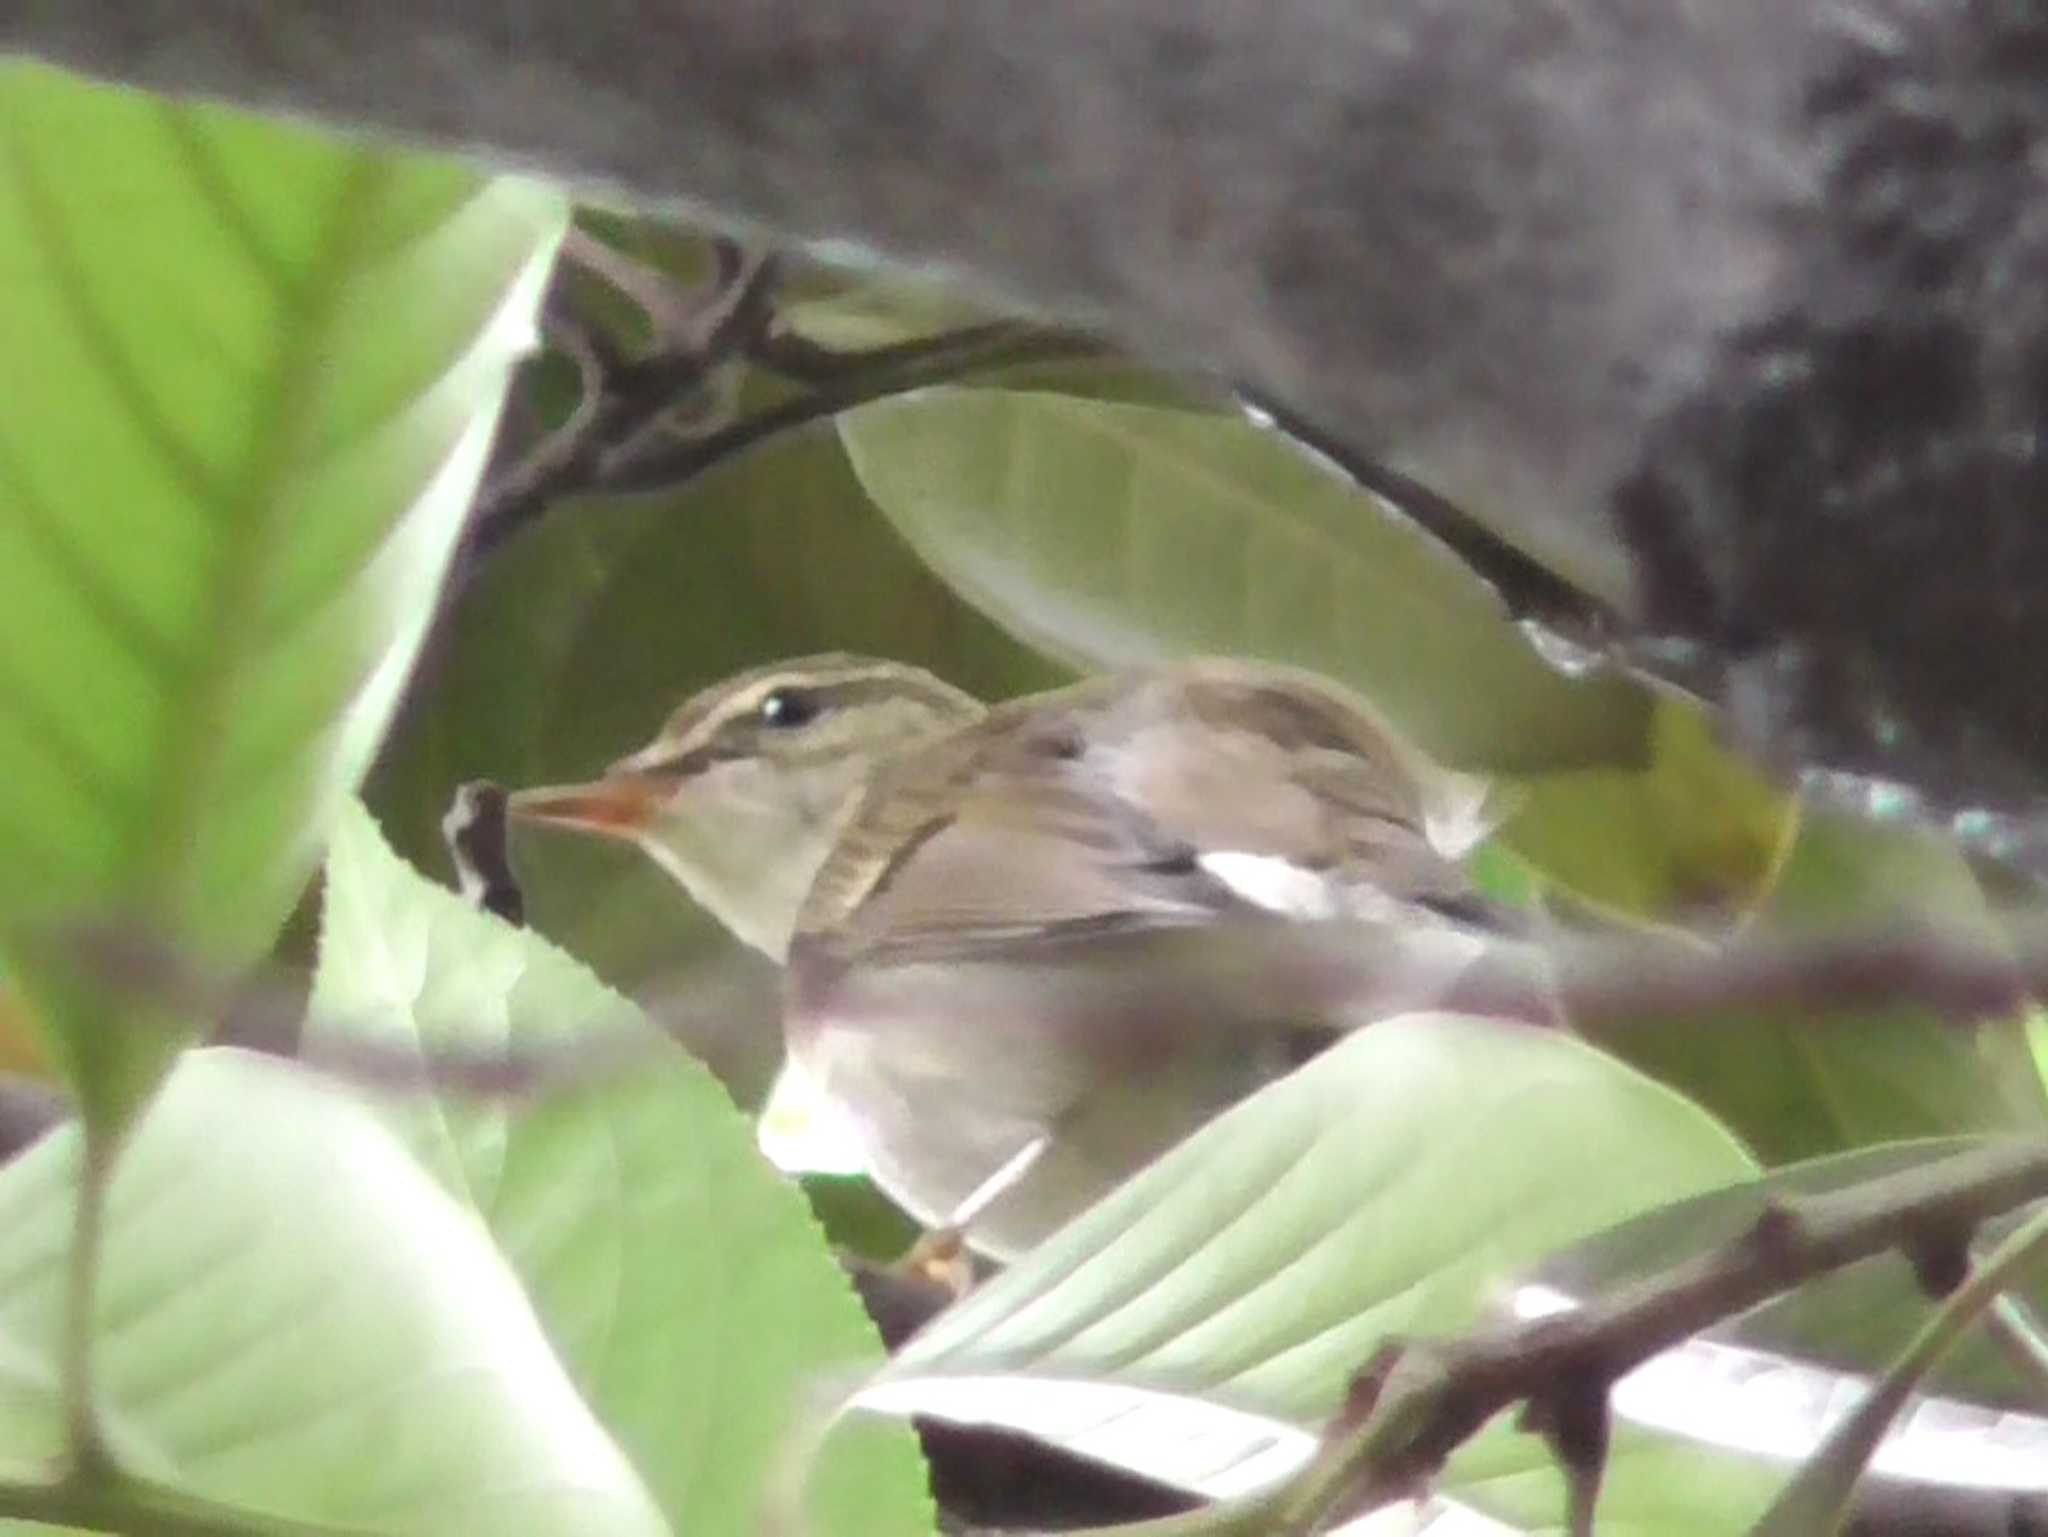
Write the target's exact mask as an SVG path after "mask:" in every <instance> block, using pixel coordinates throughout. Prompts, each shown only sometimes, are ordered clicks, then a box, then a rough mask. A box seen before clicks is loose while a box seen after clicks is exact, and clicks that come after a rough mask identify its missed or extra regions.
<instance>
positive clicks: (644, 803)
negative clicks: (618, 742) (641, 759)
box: [506, 766, 675, 840]
mask: <svg viewBox="0 0 2048 1537" xmlns="http://www.w3.org/2000/svg"><path fill="white" fill-rule="evenodd" d="M674 791H675V785H674V783H673V781H671V780H667V779H664V778H662V777H660V776H658V775H654V774H643V773H638V772H636V771H634V770H632V769H628V768H625V767H623V766H621V767H618V768H614V769H613V770H612V771H611V772H610V773H608V774H606V775H605V776H604V778H602V779H593V780H591V781H590V783H588V784H580V785H540V786H537V787H536V788H534V789H531V790H515V791H514V792H513V793H512V794H511V795H510V796H509V797H507V800H506V809H507V810H508V811H509V812H510V813H511V814H512V815H513V816H515V817H517V818H519V819H520V820H521V821H524V822H543V823H546V824H548V825H549V826H552V827H573V828H575V829H576V830H577V831H579V832H586V833H598V834H601V835H603V836H605V837H608V838H625V839H629V840H630V839H634V838H637V837H639V836H640V835H641V834H642V833H644V832H645V831H647V829H648V828H649V827H651V826H652V825H653V823H654V819H655V817H656V816H657V815H658V814H659V813H660V811H661V808H662V806H663V805H664V804H665V803H666V802H667V801H668V799H669V797H670V795H672V794H673V793H674Z"/></svg>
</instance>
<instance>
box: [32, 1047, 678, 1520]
mask: <svg viewBox="0 0 2048 1537" xmlns="http://www.w3.org/2000/svg"><path fill="white" fill-rule="evenodd" d="M79 1143H80V1138H79V1136H78V1133H77V1130H76V1128H75V1127H73V1128H70V1129H66V1130H63V1131H59V1132H57V1133H55V1134H53V1135H52V1136H50V1137H48V1138H46V1139H45V1140H44V1141H43V1142H41V1143H39V1144H38V1145H37V1146H36V1147H34V1148H32V1149H31V1150H29V1151H28V1152H26V1153H24V1154H23V1155H21V1156H20V1157H19V1158H17V1159H16V1160H14V1161H13V1162H11V1163H9V1164H7V1165H6V1166H5V1168H4V1169H0V1232H4V1233H5V1234H6V1235H7V1241H6V1244H5V1245H4V1248H0V1477H5V1478H8V1479H10V1480H21V1481H33V1480H36V1479H40V1478H44V1477H47V1476H48V1474H49V1472H50V1469H51V1468H52V1467H53V1466H54V1459H55V1457H56V1456H57V1454H58V1453H59V1451H60V1450H61V1412H60V1408H59V1401H58V1388H57V1364H56V1362H57V1342H58V1338H59V1335H60V1332H61V1324H62V1307H63V1298H64V1294H65V1262H66V1256H67V1252H68V1248H69V1235H70V1232H71V1225H72V1210H73V1202H74V1195H75V1189H76V1181H77V1168H78V1154H79ZM109 1202H110V1204H109V1208H108V1220H107V1229H106V1247H105V1263H104V1267H103V1270H102V1273H101V1277H100V1285H99V1294H98V1298H97V1306H96V1314H95V1328H96V1332H97V1335H98V1341H99V1344H98V1349H97V1356H96V1365H97V1370H98V1379H99V1380H98V1399H99V1404H98V1407H99V1414H100V1425H101V1427H102V1430H103V1431H104V1433H105V1435H106V1438H107V1441H108V1445H109V1448H110V1450H111V1451H112V1452H113V1454H114V1456H115V1457H116V1458H117V1460H118V1461H119V1463H120V1465H121V1467H122V1468H123V1470H124V1471H126V1472H127V1473H129V1474H131V1475H135V1476H138V1477H142V1478H147V1479H150V1480H153V1481H155V1482H157V1483H160V1484H165V1485H169V1486H171V1487H173V1488H175V1489H178V1490H182V1491H184V1492H186V1493H189V1494H192V1495H195V1496H199V1497H202V1498H205V1499H208V1500H212V1501H215V1502H218V1503H220V1504H224V1505H231V1506H235V1507H238V1508H241V1509H245V1510H247V1511H249V1512H250V1513H251V1514H252V1517H260V1516H261V1515H262V1514H264V1513H269V1514H272V1515H275V1516H277V1517H280V1518H283V1519H287V1520H294V1521H303V1522H319V1523H327V1524H331V1525H333V1526H336V1527H341V1528H348V1529H352V1530H356V1531H360V1532H366V1533H367V1532H376V1533H393V1534H403V1533H416V1534H419V1537H456V1534H461V1533H476V1534H479V1537H482V1534H487V1533H488V1534H497V1533H503V1532H511V1531H548V1532H553V1533H561V1534H564V1537H569V1534H587V1537H655V1534H659V1533H663V1532H666V1531H667V1530H668V1527H667V1525H666V1523H664V1521H663V1520H662V1517H661V1514H660V1512H659V1511H658V1510H657V1509H656V1507H655V1505H654V1502H653V1501H652V1500H651V1499H650V1497H649V1495H648V1493H647V1491H646V1489H645V1488H644V1487H643V1486H642V1484H641V1482H640V1480H639V1478H638V1477H637V1476H636V1475H635V1473H634V1472H633V1470H632V1468H631V1467H630V1465H629V1464H628V1463H627V1461H626V1458H625V1457H624V1456H623V1455H622V1454H621V1452H620V1451H619V1449H618V1448H617V1447H616V1446H615V1445H614V1444H613V1442H612V1441H611V1439H610V1437H609V1436H607V1434H606V1433H605V1431H604V1429H603V1428H602V1427H601V1426H600V1425H599V1424H598V1423H597V1421H596V1420H595V1419H594V1418H593V1417H592V1416H591V1414H590V1411H589V1410H588V1409H587V1408H586V1407H585V1406H584V1403H583V1401H582V1400H581V1399H580V1398H579V1397H578V1395H577V1393H576V1390H575V1388H574V1387H573V1386H572V1385H571V1383H570V1380H569V1378H568V1376H567V1374H566V1373H565V1372H564V1371H563V1369H562V1366H561V1364H560V1363H559V1362H558V1361H557V1359H556V1357H555V1355H554V1352H553V1351H552V1350H551V1348H550V1347H549V1344H548V1342H547V1339H546V1338H545V1336H544V1335H543V1333H542V1331H541V1328H540V1325H539V1323H538V1321H537V1320H536V1319H535V1317H534V1314H533V1310H532V1308H531V1307H530V1306H529V1304H528V1302H527V1300H526V1297H525V1295H524V1294H523V1293H522V1292H521V1290H520V1288H519V1285H518V1282H517V1281H516V1280H515V1279H514V1278H513V1276H512V1274H511V1272H510V1271H509V1270H508V1269H507V1268H506V1266H505V1264H504V1262H503V1260H502V1259H500V1257H499V1256H498V1254H497V1252H496V1251H495V1250H494V1249H493V1248H492V1246H491V1244H490V1242H489V1241H488V1239H487V1237H486V1236H485V1235H484V1233H483V1232H482V1231H481V1229H480V1228H479V1226H478V1225H477V1223H476V1221H475V1219H474V1217H472V1216H471V1215H470V1214H469V1213H468V1212H466V1211H464V1210H463V1209H462V1208H461V1207H459V1206H458V1205H457V1204H456V1203H455V1202H453V1201H451V1200H449V1199H448V1197H447V1196H446V1195H445V1194H444V1193H443V1192H442V1191H441V1190H440V1189H439V1188H438V1187H437V1186H436V1185H435V1184H434V1183H433V1181H432V1180H430V1179H429V1178H428V1177H427V1176H426V1175H425V1174H424V1173H423V1172H422V1171H421V1170H420V1168H419V1166H418V1164H417V1163H415V1162H414V1161H413V1160H412V1159H411V1158H409V1157H407V1156H406V1153H405V1150H404V1149H403V1148H402V1147H401V1146H400V1145H399V1144H398V1143H397V1141H396V1140H395V1139H393V1138H392V1136H391V1135H390V1133H389V1132H387V1131H386V1130H385V1129H384V1128H383V1127H382V1126H380V1125H379V1124H378V1123H377V1121H376V1119H375V1118H374V1117H373V1116H371V1115H370V1114H369V1113H368V1112H367V1111H366V1110H364V1109H363V1108H362V1107H361V1106H360V1105H359V1104H358V1103H357V1102H356V1101H355V1099H354V1097H353V1096H352V1095H349V1094H347V1093H344V1092H343V1091H341V1090H339V1089H337V1088H335V1087H334V1086H332V1085H330V1084H328V1083H326V1082H324V1081H322V1080H321V1079H319V1078H317V1077H315V1076H313V1075H312V1074H310V1073H308V1072H307V1071H306V1070H305V1069H303V1068H300V1067H297V1066H294V1065H292V1064H289V1063H283V1062H279V1061H276V1060H274V1059H270V1058H264V1057H257V1056H252V1055H249V1054H247V1053H243V1052H237V1051H226V1050H215V1051H202V1052H195V1053H193V1054H191V1055H190V1056H188V1057H187V1058H186V1059H185V1060H184V1061H183V1062H182V1063H181V1064H180V1066H179V1068H178V1070H177V1071H176V1072H175V1073H174V1074H173V1075H172V1076H171V1078H170V1080H169V1082H168V1083H167V1084H166V1085H165V1087H164V1090H163V1093H162V1094H161V1095H160V1096H159V1098H158V1099H157V1101H156V1103H155V1104H154V1106H153V1107H152V1108H151V1110H150V1111H149V1113H148V1114H147V1115H146V1116H145V1117H144V1118H143V1119H142V1120H141V1121H140V1122H139V1123H138V1125H137V1126H136V1128H135V1131H134V1133H133V1136H132V1138H131V1140H130V1142H129V1145H128V1147H127V1148H126V1150H125V1152H124V1154H123V1156H122V1158H121V1160H120V1162H119V1163H118V1164H117V1166H116V1169H115V1174H114V1178H113V1184H112V1188H111V1192H110V1197H109Z"/></svg>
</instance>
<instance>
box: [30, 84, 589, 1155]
mask: <svg viewBox="0 0 2048 1537" xmlns="http://www.w3.org/2000/svg"><path fill="white" fill-rule="evenodd" d="M563 218H564V213H563V209H562V206H561V202H560V199H559V198H558V197H556V196H555V195H553V194H551V193H549V192H546V191H544V190H541V189H539V188H537V187H535V186H533V185H530V184H527V183H524V182H519V181H514V180H495V181H493V180H486V179H483V178H480V177H479V176H477V175H476V174H475V173H473V172H471V171H469V170H466V169H463V168H461V167H459V166H457V165H454V164H453V163H450V162H447V161H442V160H436V159H429V158H424V157H414V156H408V155H401V154H397V153H393V152H390V151H385V150H374V149H369V148H366V147H363V146H360V145H353V144H349V143H345V142H343V141H340V140H336V139H329V138H324V137H320V136H317V135H314V134H312V133H310V132H307V131H306V130H304V129H301V128H296V127H291V126H287V125H283V124H279V123H274V122H264V121H258V120H255V119H250V118H244V117H240V116H237V115H234V114H232V113H229V112H226V111H222V110H218V109H214V108H211V107H200V106H174V105H171V104H167V103H165V102H162V101H158V100H154V99H151V98H149V97H145V96H140V95H135V94H131V93H127V92H123V91H119V90H115V89H111V88H107V87H101V86H95V85H87V84H84V83H82V82H80V81H77V80H74V79H70V78H67V77H65V76H62V75H59V74H56V73H53V72H51V71H48V70H44V69H41V68H36V67H32V66H28V65H21V64H15V65H8V66H0V335H4V336H5V337H6V345H5V346H4V347H0V397H4V398H5V399H6V401H7V403H8V405H7V410H6V411H5V412H4V413H0V782H4V783H5V784H6V785H7V787H8V789H7V799H6V804H5V806H4V808H0V943H5V944H6V945H8V946H10V947H12V948H13V949H14V951H15V954H13V955H12V956H11V957H10V964H11V965H14V966H18V967H20V974H21V976H22V980H23V981H24V983H26V984H28V985H29V989H30V991H31V992H32V993H33V994H34V995H35V997H36V1001H37V1003H38V1005H39V1007H40V1009H41V1011H42V1012H43V1014H44V1023H45V1025H46V1026H47V1027H48V1029H49V1031H50V1033H51V1036H52V1038H53V1041H54V1042H55V1045H56V1049H57V1052H58V1054H59V1056H60V1057H61V1058H62V1060H63V1063H64V1066H65V1067H66V1069H67V1071H68V1072H69V1073H70V1075H71V1076H72V1078H73V1080H74V1082H75V1084H76V1085H77V1087H78V1089H79V1091H80V1093H81V1095H82V1097H83V1100H84V1103H85V1105H86V1108H87V1112H88V1114H89V1115H93V1116H95V1117H98V1118H100V1119H104V1120H109V1121H114V1120H118V1119H119V1118H120V1117H122V1116H123V1115H125V1114H126V1113H128V1112H129V1111H130V1110H132V1108H133V1107H134V1105H135V1104H136V1103H137V1102H138V1100H139V1099H140V1097H141V1096H142V1095H143V1094H144V1093H146V1092H147V1090H148V1088H149V1086H150V1084H151V1083H152V1082H153V1081H154V1079H155V1076H156V1075H157V1073H158V1072H159V1070H160V1069H161V1067H162V1065H163V1063H164V1061H165V1060H167V1058H168V1056H169V1054H170V1052H171V1051H172V1050H173V1049H174V1047H175V1044H176V1039H177V1037H176V1034H175V1032H172V1031H168V1030H163V1029H158V1028H155V1026H156V1024H157V1023H159V1022H157V1021H150V1022H148V1023H147V1024H143V1023H138V1022H136V1021H132V1020H131V1021H130V1022H129V1027H127V1028H123V1027H121V1025H120V1024H119V1023H118V1021H117V1019H116V1018H112V1017H109V1016H110V1015H111V1014H112V1013H113V1012H114V1011H115V1009H116V1007H117V1003H116V1000H111V999H109V998H107V997H105V996H101V995H97V994H95V993H94V992H93V991H92V989H91V988H90V987H88V986H86V985H84V984H82V983H76V982H73V981H69V980H67V977H68V976H69V975H70V972H69V971H67V972H66V975H65V976H59V975H57V974H56V972H57V970H58V969H59V968H55V967H53V966H51V965H50V964H47V957H42V958H43V959H44V960H45V964H43V965H40V966H36V967H30V966H28V965H26V964H25V957H24V955H23V954H22V953H21V952H22V948H23V947H24V946H25V945H28V944H29V942H30V941H31V940H33V939H36V938H40V937H46V936H47V934H48V932H49V927H50V925H52V924H54V923H59V922H62V921H64V920H67V919H70V918H73V917H76V916H78V915H81V914H86V915H97V916H104V915H105V914H107V913H110V912H114V913H119V914H120V915H121V916H122V917H124V918H126V919H131V920H140V921H142V922H145V923H147V924H149V925H150V926H152V927H154V928H155V929H157V930H159V931H160V932H162V933H163V934H165V935H166V936H167V937H170V938H173V939H176V940H180V941H185V942H187V943H188V944H189V945H190V946H191V947H192V948H193V949H194V950H195V952H196V954H197V956H198V957H200V958H202V959H203V960H204V961H205V962H207V963H208V964H223V965H230V966H232V965H238V964H241V963H243V962H246V961H247V960H249V959H250V958H252V957H253V956H255V955H256V954H258V953H259V952H260V951H261V950H262V948H263V947H264V946H265V945H266V944H267V943H268V942H269V940H270V939H271V937H272V936H273V935H274V934H275V932H276V931H277V928H278V926H279V924H280V922H281V921H282V920H283V918H284V916H285V914H286V912H287V911H288V910H289V908H290V907H291V904H292V903H293V901H294V900H295V899H296V898H297V896H298V894H299V891H300V889H301V888H302V886H303V884H304V882H305V879H306V876H307V875H308V873H309V872H310V870H311V867H312V864H313V862H314V860H315V859H316V858H317V857H318V854H319V850H320V847H321V844H322V842H323V839H324V833H325V828H326V825H327V822H328V819H329V818H330V816H331V815H332V813H333V810H334V808H335V806H336V805H337V804H338V802H339V799H340V797H341V796H342V795H344V794H345V793H346V792H347V790H348V788H349V787H350V786H351V785H352V784H353V783H354V782H355V780H356V779H357V778H358V777H359V776H360V775H361V774H362V773H363V771H364V769H365V767H366V766H367V764H368V762H369V759H370V756H371V753H372V752H373V751H374V749H375V748H376V745H377V743H378V740H379V738H380V737H381V735H382V733H383V730H384V726H385V723H386V721H387V720H388V719H389V717H390V714H391V711H392V709H393V706H394V704H395V702H396V700H397V696H398V693H399V690H400V688H401V686H402V685H403V683H404V680H405V677H406V674H407V672H408V670H409V668H410V666H411V663H412V659H413V656H414V653H415V652H416V650H417V649H418V646H419V642H420V639H421V636H422V634H423V633H424V630H425V626H426V624H427V621H428V617H429V614H430V611H431V609H432V606H433V602H434V597H435V594H436V591H437V589H438V586H439V583H440V580H441V576H442V573H443V570H444V569H445V566H446V563H447V559H448V556H449V552H450V550H451V549H452V547H453V543H454V540H455V537H456V534H457V532H458V530H459V527H460V524H461V521H462V517H463V513H464V510H465V508H466V507H467V505H468V501H469V497H470V492H471V489H472V487H473V486H474V484H475V481H476V478H477V475H478V473H479V470H480V467H481V465H482V463H483V458H484V454H485V452H486V450H487V448H488V445H489V441H490V436H491V431H492V427H493V424H494V422H495V419H496V416H497V410H498V405H499V402H500V399H501V397H502V394H503V390H504V386H505V381H506V378H507V376H508V373H509V371H510V369H511V367H512V365H513V363H514V362H515V361H516V359H517V358H518V357H519V355H520V354H521V353H522V351H524V350H525V349H526V348H527V347H528V345H529V344H530V340H531V336H532V322H533V315H534V312H535V307H536V305H537V303H538V300H539V297H540V292H541V288H542V284H543V282H544V280H545V277H546V273H547V268H548V264H549V260H550V257H551V254H552V251H553V247H554V243H555V240H556V238H557V237H558V234H559V232H560V229H561V227H562V222H563ZM39 956H40V952H39Z"/></svg>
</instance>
